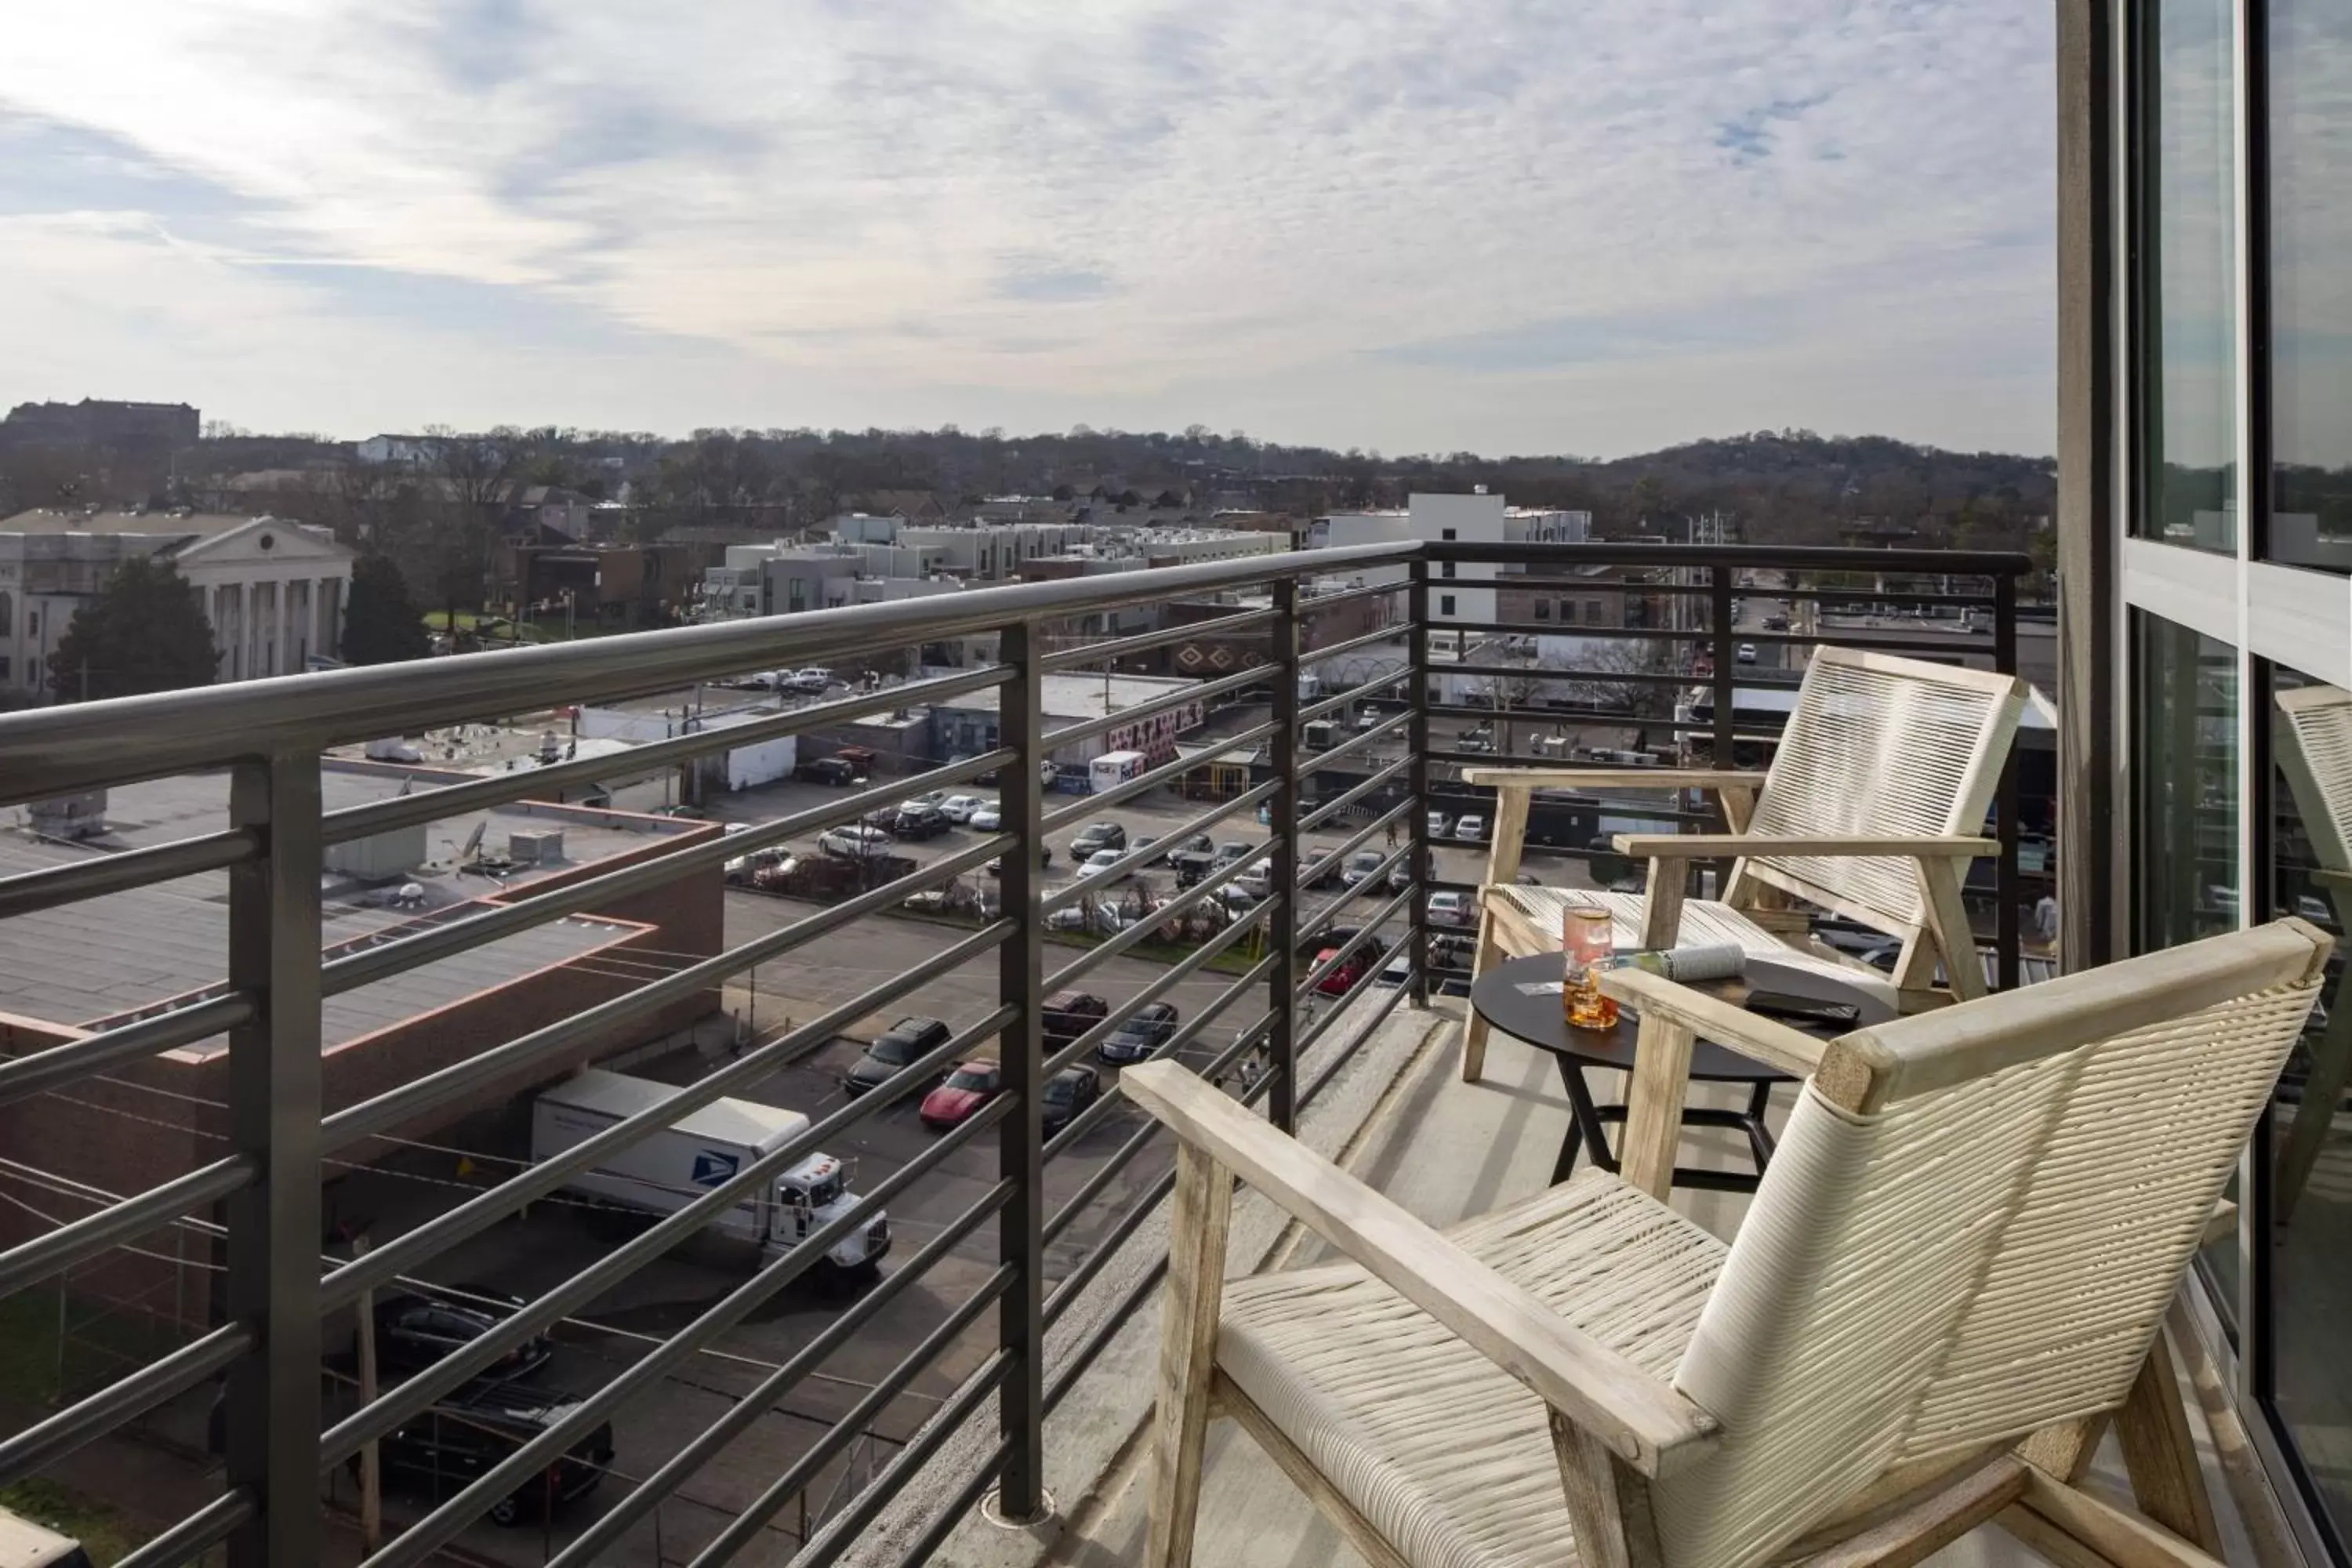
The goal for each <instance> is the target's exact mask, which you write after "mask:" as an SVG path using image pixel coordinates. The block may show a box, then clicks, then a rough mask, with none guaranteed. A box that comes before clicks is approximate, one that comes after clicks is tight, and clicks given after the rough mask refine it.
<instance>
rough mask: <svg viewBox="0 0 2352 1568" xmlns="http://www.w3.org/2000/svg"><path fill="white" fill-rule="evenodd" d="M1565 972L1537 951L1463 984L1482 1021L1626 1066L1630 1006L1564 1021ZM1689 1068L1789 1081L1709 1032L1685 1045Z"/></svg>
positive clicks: (1556, 956) (1557, 957) (1713, 992)
mask: <svg viewBox="0 0 2352 1568" xmlns="http://www.w3.org/2000/svg"><path fill="white" fill-rule="evenodd" d="M1567 973H1568V957H1567V955H1566V954H1565V953H1559V952H1539V953H1537V954H1536V955H1535V956H1534V957H1532V958H1514V959H1511V960H1510V961H1509V962H1507V963H1500V964H1497V965H1496V966H1495V967H1494V968H1493V969H1490V970H1488V971H1487V972H1486V973H1484V974H1482V975H1480V976H1479V977H1478V981H1477V984H1474V985H1472V986H1471V987H1470V1005H1471V1006H1472V1007H1474V1008H1475V1009H1476V1010H1477V1013H1478V1016H1480V1017H1482V1018H1484V1019H1486V1023H1487V1025H1488V1026H1489V1027H1492V1028H1496V1029H1500V1030H1502V1031H1503V1033H1505V1034H1507V1035H1508V1036H1510V1037H1512V1038H1514V1039H1517V1040H1525V1041H1526V1042H1527V1043H1528V1045H1531V1046H1533V1047H1536V1049H1538V1050H1539V1051H1550V1052H1551V1053H1553V1054H1554V1055H1556V1056H1564V1057H1568V1058H1571V1059H1573V1060H1576V1061H1579V1062H1583V1063H1586V1064H1588V1065H1590V1066H1592V1067H1608V1068H1624V1069H1626V1070H1628V1071H1630V1070H1631V1069H1632V1068H1633V1041H1634V1037H1635V1034H1636V1032H1637V1030H1638V1029H1639V1027H1640V1025H1639V1021H1638V1020H1637V1018H1636V1017H1635V1016H1634V1014H1633V1013H1632V1012H1631V1011H1630V1010H1626V1009H1624V1008H1622V1006H1621V1008H1620V1010H1619V1012H1618V1015H1617V1026H1616V1027H1615V1028H1614V1029H1571V1028H1570V1027H1569V1025H1568V1006H1567V1003H1566V1000H1565V999H1564V998H1563V997H1562V996H1561V994H1560V984H1561V981H1562V979H1563V977H1564V976H1565V975H1566V974H1567ZM1691 989H1693V990H1694V991H1703V992H1705V993H1706V994H1708V995H1710V996H1717V997H1720V998H1722V999H1723V1000H1724V1001H1727V1002H1730V1003H1732V1004H1734V1005H1738V1003H1739V1002H1741V1001H1742V1000H1744V999H1745V998H1746V996H1747V994H1748V987H1747V986H1746V985H1745V984H1742V983H1741V982H1739V981H1737V980H1717V981H1709V982H1707V983H1706V984H1701V985H1695V986H1693V987H1692V988H1691ZM1690 1075H1691V1077H1692V1078H1694V1079H1705V1080H1706V1081H1707V1082H1710V1083H1787V1082H1789V1081H1790V1077H1789V1075H1788V1074H1787V1073H1784V1072H1781V1071H1780V1070H1779V1069H1778V1068H1769V1067H1766V1066H1765V1065H1764V1064H1763V1063H1762V1062H1759V1061H1753V1060H1750V1059H1749V1058H1747V1057H1743V1056H1741V1055H1740V1054H1739V1053H1738V1051H1734V1050H1727V1049H1726V1048H1725V1047H1722V1046H1718V1045H1717V1044H1716V1043H1715V1042H1714V1041H1712V1040H1701V1041H1699V1042H1698V1043H1697V1044H1696V1046H1694V1047H1692V1049H1691V1073H1690Z"/></svg>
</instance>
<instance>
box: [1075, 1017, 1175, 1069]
mask: <svg viewBox="0 0 2352 1568" xmlns="http://www.w3.org/2000/svg"><path fill="white" fill-rule="evenodd" d="M1175 1032H1176V1009H1175V1008H1174V1007H1173V1006H1171V1005H1169V1004H1168V1003H1165V1002H1147V1003H1145V1004H1144V1005H1142V1006H1140V1007H1138V1008H1137V1009H1136V1010H1135V1016H1133V1017H1131V1018H1129V1019H1128V1020H1127V1022H1125V1023H1123V1024H1121V1025H1120V1026H1118V1028H1117V1029H1114V1030H1113V1031H1111V1036H1110V1037H1109V1038H1108V1039H1107V1040H1105V1041H1104V1042H1103V1043H1102V1044H1101V1045H1099V1046H1097V1047H1095V1055H1097V1056H1098V1057H1100V1058H1102V1059H1103V1060H1105V1061H1107V1062H1111V1063H1114V1064H1124V1063H1127V1062H1139V1061H1141V1060H1142V1059H1143V1058H1146V1057H1148V1056H1150V1054H1151V1053H1152V1052H1154V1051H1156V1050H1158V1049H1159V1048H1160V1046H1161V1045H1162V1044H1163V1043H1165V1042H1166V1040H1167V1038H1168V1037H1169V1036H1171V1035H1172V1034H1174V1033H1175Z"/></svg>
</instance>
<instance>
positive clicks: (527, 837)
mask: <svg viewBox="0 0 2352 1568" xmlns="http://www.w3.org/2000/svg"><path fill="white" fill-rule="evenodd" d="M507 858H508V859H509V860H512V861H513V862H515V864H517V865H519V866H552V865H555V864H556V863H557V862H559V861H561V860H562V858H563V829H562V828H560V827H541V828H534V829H532V830H530V831H529V832H523V833H509V834H508V835H507Z"/></svg>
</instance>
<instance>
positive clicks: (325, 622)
mask: <svg viewBox="0 0 2352 1568" xmlns="http://www.w3.org/2000/svg"><path fill="white" fill-rule="evenodd" d="M343 582H344V579H342V578H341V577H321V578H320V579H319V651H320V653H323V654H325V655H326V656H327V657H328V658H341V657H342V651H343Z"/></svg>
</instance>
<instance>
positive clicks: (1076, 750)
mask: <svg viewBox="0 0 2352 1568" xmlns="http://www.w3.org/2000/svg"><path fill="white" fill-rule="evenodd" d="M1041 681H1042V686H1043V690H1042V692H1041V700H1042V707H1041V711H1042V712H1043V713H1044V714H1045V728H1046V730H1047V731H1049V732H1050V731H1054V730H1057V729H1065V728H1067V727H1068V726H1070V725H1073V724H1081V723H1084V722H1086V721H1087V720H1089V719H1106V718H1108V717H1109V716H1110V715H1112V714H1114V713H1118V712H1120V711H1122V710H1126V709H1129V708H1134V707H1137V706H1139V705H1140V704H1142V703H1146V702H1150V701H1152V700H1156V699H1159V698H1164V697H1167V696H1169V695H1171V693H1174V692H1178V691H1181V690H1182V689H1184V688H1186V687H1188V686H1192V685H1193V684H1195V682H1193V681H1191V680H1171V679H1167V678H1166V677H1163V676H1157V675H1059V674H1049V675H1046V676H1044V677H1042V678H1041ZM999 696H1000V692H999V690H998V689H997V688H995V687H993V686H992V687H988V688H986V689H983V690H980V691H971V692H966V693H965V694H964V695H962V696H961V697H953V698H950V699H948V700H945V701H941V702H937V703H934V704H932V706H931V710H930V712H931V746H932V752H933V755H935V756H936V757H938V758H940V759H941V760H945V759H947V758H950V757H976V756H978V755H980V753H982V752H987V751H992V750H994V749H995V747H996V744H997V732H998V731H997V723H996V717H997V700H998V698H999ZM1207 714H1208V705H1207V704H1206V703H1205V702H1201V701H1192V702H1180V703H1178V704H1176V705H1175V706H1174V707H1171V708H1163V709H1161V710H1159V711H1158V712H1156V713H1149V714H1146V715H1144V716H1143V717H1142V718H1140V719H1137V720H1135V721H1132V722H1129V723H1126V724H1121V725H1118V726H1117V727H1116V728H1113V729H1110V730H1108V731H1104V732H1103V733H1101V734H1098V735H1089V736H1087V737H1086V738H1085V739H1084V740H1079V741H1073V742H1069V743H1068V744H1066V745H1063V746H1057V747H1055V749H1054V752H1053V761H1054V763H1055V764H1056V765H1058V766H1062V767H1066V768H1069V767H1083V766H1085V765H1086V764H1087V763H1089V762H1091V761H1093V760H1094V759H1095V758H1097V757H1099V756H1102V755H1105V754H1106V753H1108V752H1142V753H1143V754H1144V756H1145V758H1146V759H1148V760H1149V761H1150V762H1152V763H1164V762H1169V761H1171V760H1173V759H1174V757H1175V755H1176V737H1177V736H1178V735H1180V734H1181V733H1183V732H1184V731H1188V730H1191V729H1192V728H1193V727H1194V726H1196V725H1198V724H1199V723H1200V722H1201V721H1202V719H1204V718H1205V717H1207Z"/></svg>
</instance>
